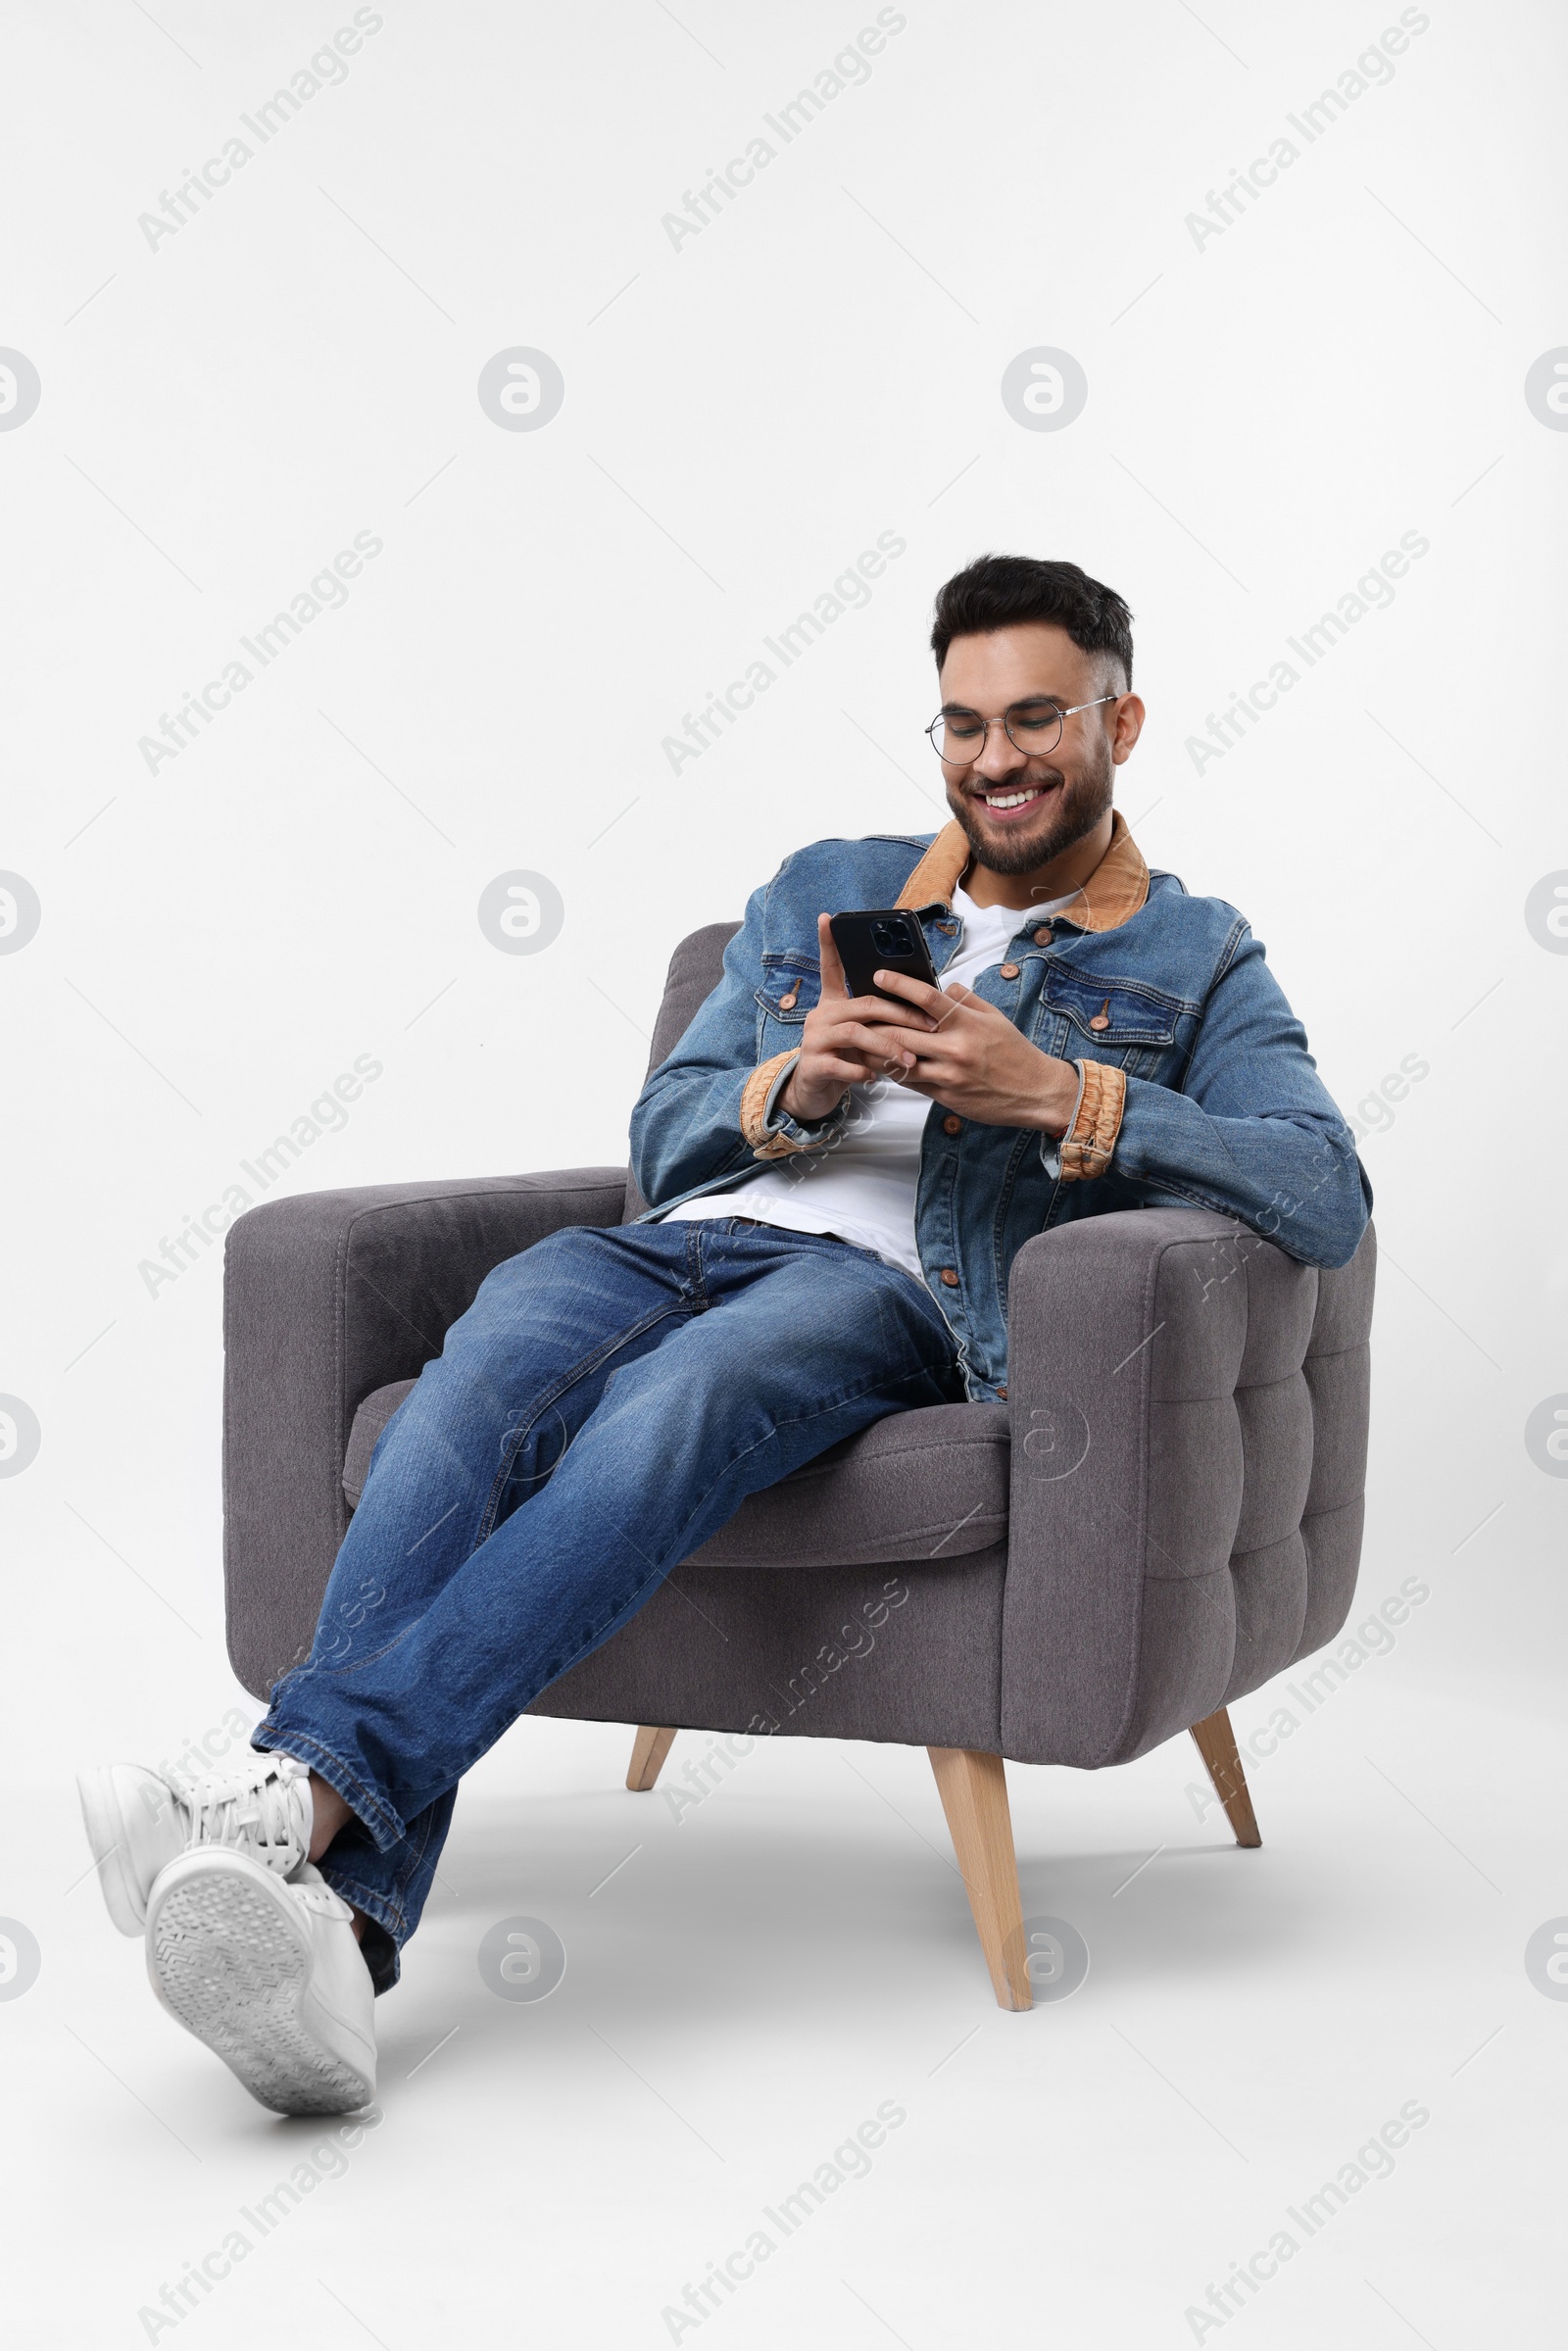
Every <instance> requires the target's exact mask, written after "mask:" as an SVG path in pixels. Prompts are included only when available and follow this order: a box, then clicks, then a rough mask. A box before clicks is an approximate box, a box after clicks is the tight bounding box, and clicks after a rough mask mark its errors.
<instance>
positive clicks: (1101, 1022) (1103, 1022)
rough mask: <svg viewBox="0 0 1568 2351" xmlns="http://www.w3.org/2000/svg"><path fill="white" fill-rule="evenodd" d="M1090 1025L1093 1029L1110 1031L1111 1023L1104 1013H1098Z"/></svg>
mask: <svg viewBox="0 0 1568 2351" xmlns="http://www.w3.org/2000/svg"><path fill="white" fill-rule="evenodd" d="M1089 1025H1090V1027H1091V1028H1092V1029H1108V1028H1109V1026H1110V1021H1109V1019H1108V1018H1107V1016H1106V1015H1105V1014H1104V1013H1103V1012H1097V1013H1096V1014H1095V1016H1094V1019H1093V1020H1092V1021H1091V1022H1090V1023H1089Z"/></svg>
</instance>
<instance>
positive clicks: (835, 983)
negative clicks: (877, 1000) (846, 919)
mask: <svg viewBox="0 0 1568 2351" xmlns="http://www.w3.org/2000/svg"><path fill="white" fill-rule="evenodd" d="M816 945H817V954H818V955H819V956H820V958H821V964H822V989H821V997H822V998H826V997H834V996H837V997H845V998H848V996H849V993H850V984H849V981H848V980H847V979H846V978H845V976H844V961H843V958H842V956H841V955H840V954H839V951H838V947H837V944H836V943H835V941H834V937H833V925H832V923H831V921H830V920H829V918H828V917H827V915H826V914H818V916H817V918H816ZM818 1001H819V1002H820V1001H821V998H819V999H818Z"/></svg>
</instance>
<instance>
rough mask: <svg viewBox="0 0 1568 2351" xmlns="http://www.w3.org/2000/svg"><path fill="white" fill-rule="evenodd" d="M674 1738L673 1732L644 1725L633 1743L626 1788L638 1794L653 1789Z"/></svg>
mask: <svg viewBox="0 0 1568 2351" xmlns="http://www.w3.org/2000/svg"><path fill="white" fill-rule="evenodd" d="M674 1737H675V1734H674V1732H673V1731H659V1730H656V1729H654V1728H653V1726H652V1725H651V1724H648V1723H644V1724H643V1726H642V1728H641V1730H639V1732H638V1734H637V1736H636V1738H635V1739H633V1741H632V1749H631V1769H630V1771H628V1772H627V1774H626V1786H627V1787H628V1788H632V1789H633V1790H634V1791H635V1792H637V1793H638V1794H645V1793H646V1792H647V1790H648V1789H649V1788H652V1787H653V1785H654V1782H655V1781H656V1780H657V1779H658V1777H659V1775H660V1773H661V1772H662V1770H663V1768H664V1757H665V1756H666V1755H667V1754H668V1753H669V1750H670V1746H671V1744H672V1743H673V1740H674Z"/></svg>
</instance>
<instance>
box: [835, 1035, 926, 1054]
mask: <svg viewBox="0 0 1568 2351" xmlns="http://www.w3.org/2000/svg"><path fill="white" fill-rule="evenodd" d="M932 1042H933V1041H932V1038H931V1037H930V1035H929V1034H928V1033H926V1032H923V1031H919V1030H915V1029H907V1028H906V1029H840V1030H839V1031H838V1033H837V1035H836V1036H835V1037H834V1038H833V1041H832V1044H831V1046H830V1047H829V1051H830V1052H832V1053H844V1052H846V1051H848V1052H850V1053H864V1054H865V1056H866V1058H867V1060H871V1061H885V1060H887V1059H889V1058H890V1057H891V1058H894V1059H897V1058H899V1057H901V1056H902V1057H904V1058H906V1059H914V1058H916V1057H917V1056H918V1055H919V1054H920V1053H924V1052H927V1051H928V1050H929V1049H930V1046H931V1044H932Z"/></svg>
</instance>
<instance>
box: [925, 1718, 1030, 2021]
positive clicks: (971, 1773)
mask: <svg viewBox="0 0 1568 2351" xmlns="http://www.w3.org/2000/svg"><path fill="white" fill-rule="evenodd" d="M926 1753H927V1754H928V1755H929V1756H930V1758H931V1769H932V1770H933V1771H934V1772H935V1774H936V1778H937V1792H938V1793H939V1794H940V1796H941V1798H942V1809H943V1811H944V1812H945V1813H946V1814H947V1816H948V1831H949V1834H950V1836H951V1837H952V1838H953V1849H954V1851H955V1853H956V1855H957V1857H958V1868H959V1869H960V1871H961V1872H962V1873H963V1883H964V1886H965V1889H966V1891H967V1893H968V1896H969V1908H970V1909H971V1911H972V1912H973V1913H974V1923H975V1928H976V1930H977V1932H978V1934H979V1936H980V1948H981V1949H982V1950H983V1951H984V1953H985V1955H986V1966H987V1967H988V1968H989V1969H990V1971H991V1984H992V1989H993V1990H994V1991H995V1993H996V1995H997V2005H998V2007H999V2008H1010V2009H1014V2010H1017V2009H1024V2008H1029V2007H1031V2006H1032V2005H1033V1995H1032V1993H1031V1990H1030V1984H1029V1971H1028V1968H1027V1967H1026V1966H1025V1964H1024V1958H1025V1954H1024V1947H1023V1909H1022V1905H1021V1903H1020V1902H1019V1899H1018V1864H1017V1859H1016V1857H1015V1855H1014V1853H1013V1849H1012V1816H1011V1814H1010V1813H1009V1812H1008V1810H1007V1775H1006V1770H1005V1765H1004V1763H1003V1760H1002V1757H1001V1756H1000V1755H984V1754H979V1753H976V1752H974V1751H973V1750H971V1749H970V1748H968V1747H928V1748H927V1749H926Z"/></svg>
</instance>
